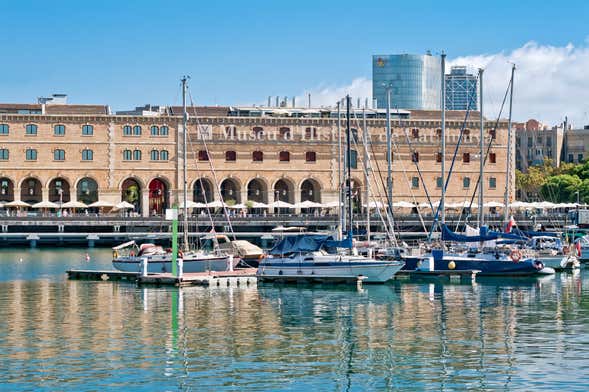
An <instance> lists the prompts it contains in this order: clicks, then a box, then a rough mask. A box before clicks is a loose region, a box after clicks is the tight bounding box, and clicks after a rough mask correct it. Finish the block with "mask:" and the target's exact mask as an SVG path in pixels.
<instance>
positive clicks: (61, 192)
mask: <svg viewBox="0 0 589 392" xmlns="http://www.w3.org/2000/svg"><path fill="white" fill-rule="evenodd" d="M57 193H58V194H59V216H62V215H63V211H62V209H61V208H62V207H61V206H62V205H63V189H62V188H57Z"/></svg>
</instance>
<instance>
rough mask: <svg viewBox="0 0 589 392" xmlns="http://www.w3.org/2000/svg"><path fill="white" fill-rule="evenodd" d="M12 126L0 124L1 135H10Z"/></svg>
mask: <svg viewBox="0 0 589 392" xmlns="http://www.w3.org/2000/svg"><path fill="white" fill-rule="evenodd" d="M9 131H10V127H9V126H8V124H0V135H8V132H9Z"/></svg>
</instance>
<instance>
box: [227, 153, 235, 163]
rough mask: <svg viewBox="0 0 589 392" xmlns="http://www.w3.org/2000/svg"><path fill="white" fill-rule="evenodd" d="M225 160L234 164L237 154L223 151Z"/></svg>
mask: <svg viewBox="0 0 589 392" xmlns="http://www.w3.org/2000/svg"><path fill="white" fill-rule="evenodd" d="M225 160H226V161H227V162H235V161H236V160H237V153H236V152H235V151H225Z"/></svg>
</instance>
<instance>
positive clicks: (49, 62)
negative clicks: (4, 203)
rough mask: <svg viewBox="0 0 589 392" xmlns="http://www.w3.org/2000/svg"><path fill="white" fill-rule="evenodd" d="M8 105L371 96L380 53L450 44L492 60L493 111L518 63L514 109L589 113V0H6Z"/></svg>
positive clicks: (3, 78) (527, 113) (458, 51)
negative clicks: (183, 80)
mask: <svg viewBox="0 0 589 392" xmlns="http://www.w3.org/2000/svg"><path fill="white" fill-rule="evenodd" d="M0 9H1V14H0V15H1V16H0V19H1V20H2V23H1V24H0V50H1V52H0V53H1V55H0V102H18V103H28V102H34V101H35V100H36V97H39V96H47V95H50V94H52V93H66V94H68V95H69V102H70V103H85V104H91V103H92V104H94V103H95V104H108V105H110V106H111V108H112V109H113V110H125V109H131V108H133V107H135V106H139V105H143V104H146V103H151V104H160V105H173V104H180V103H181V91H180V82H179V79H180V77H181V76H182V75H190V76H191V80H190V91H191V96H192V100H193V102H194V104H195V105H251V104H265V103H266V101H267V97H268V96H276V95H280V96H289V97H292V96H297V97H299V100H298V102H301V103H302V100H303V98H302V97H304V96H305V95H306V93H309V92H310V93H311V94H312V100H313V104H314V105H330V104H333V103H334V102H335V101H337V99H338V98H339V97H341V96H343V95H345V94H346V93H350V94H351V95H353V96H355V97H369V96H370V95H371V83H370V78H371V71H372V70H371V56H372V55H373V54H394V53H425V52H426V51H427V50H430V51H431V52H432V53H434V54H439V53H440V52H441V51H444V52H446V53H447V55H448V60H449V63H450V65H452V64H461V65H467V66H469V67H473V69H474V68H476V67H481V66H482V67H485V69H486V71H485V82H484V85H485V108H486V109H487V110H486V115H487V117H493V116H495V115H496V114H497V112H498V107H499V105H500V102H501V99H502V97H503V94H504V92H505V89H506V87H507V83H508V79H509V69H510V62H515V63H516V65H517V73H516V82H515V98H514V119H515V120H518V121H525V120H526V119H528V118H536V119H538V120H541V121H543V122H545V123H546V124H549V125H553V124H557V123H560V122H561V121H562V120H563V119H564V116H568V117H569V119H570V120H571V121H572V122H573V123H574V124H575V125H578V126H581V125H584V124H589V115H588V113H589V76H588V75H587V70H589V28H587V22H586V21H587V19H588V17H589V2H588V1H584V0H569V1H566V2H565V1H559V2H556V1H553V0H544V1H542V2H540V1H529V0H519V1H517V2H516V1H506V0H495V1H492V2H480V3H477V2H472V1H458V0H456V1H453V0H446V1H443V2H440V1H433V0H422V1H420V0H413V1H404V2H393V1H390V0H388V1H380V0H373V1H370V2H358V1H353V2H352V1H346V0H340V1H321V0H315V1H307V0H299V1H296V0H291V1H282V2H278V1H257V0H250V1H247V2H245V1H232V0H225V1H222V2H221V1H218V2H204V1H194V0H187V1H174V0H168V1H153V0H143V1H123V0H118V1H112V0H102V1H100V2H89V1H88V2H84V1H78V0H77V1H73V0H61V1H60V0H54V1H51V2H48V1H32V0H20V1H6V2H3V4H2V6H1V7H0Z"/></svg>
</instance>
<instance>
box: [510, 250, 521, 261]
mask: <svg viewBox="0 0 589 392" xmlns="http://www.w3.org/2000/svg"><path fill="white" fill-rule="evenodd" d="M509 257H511V260H512V261H513V262H514V263H517V262H518V261H520V260H521V258H522V252H520V251H519V250H518V249H514V250H512V251H511V254H510V255H509Z"/></svg>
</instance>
